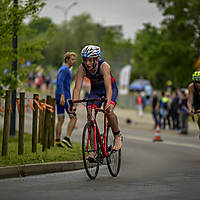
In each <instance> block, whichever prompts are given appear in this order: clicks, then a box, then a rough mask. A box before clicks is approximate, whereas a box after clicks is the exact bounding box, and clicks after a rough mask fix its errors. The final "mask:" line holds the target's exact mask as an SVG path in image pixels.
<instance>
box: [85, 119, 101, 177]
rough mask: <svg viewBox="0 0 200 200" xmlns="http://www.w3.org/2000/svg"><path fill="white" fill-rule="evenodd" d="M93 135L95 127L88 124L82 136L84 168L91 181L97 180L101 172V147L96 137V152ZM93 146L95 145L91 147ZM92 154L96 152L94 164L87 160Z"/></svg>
mask: <svg viewBox="0 0 200 200" xmlns="http://www.w3.org/2000/svg"><path fill="white" fill-rule="evenodd" d="M93 133H94V127H93V126H92V125H89V124H88V123H87V124H86V125H85V127H84V129H83V135H82V154H83V163H84V167H85V170H86V173H87V175H88V176H89V178H90V179H95V178H96V176H97V174H98V171H99V145H98V140H97V137H96V150H95V148H94V137H92V136H93ZM91 144H93V145H92V146H91ZM90 152H94V153H95V154H96V156H95V160H94V162H89V161H88V159H87V158H88V156H89V153H90Z"/></svg>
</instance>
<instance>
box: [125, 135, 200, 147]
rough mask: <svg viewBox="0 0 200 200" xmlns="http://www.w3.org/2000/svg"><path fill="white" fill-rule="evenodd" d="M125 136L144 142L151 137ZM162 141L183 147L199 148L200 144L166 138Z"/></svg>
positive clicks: (148, 140)
mask: <svg viewBox="0 0 200 200" xmlns="http://www.w3.org/2000/svg"><path fill="white" fill-rule="evenodd" d="M125 138H128V139H134V140H140V141H144V142H152V139H149V138H144V137H138V136H128V135H126V136H125ZM162 143H164V144H169V145H175V146H183V147H188V148H195V149H200V145H195V144H188V143H178V142H171V141H166V140H165V141H162Z"/></svg>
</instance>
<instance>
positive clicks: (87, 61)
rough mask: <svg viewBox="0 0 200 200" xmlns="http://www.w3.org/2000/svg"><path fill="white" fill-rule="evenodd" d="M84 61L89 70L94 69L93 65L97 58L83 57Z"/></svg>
mask: <svg viewBox="0 0 200 200" xmlns="http://www.w3.org/2000/svg"><path fill="white" fill-rule="evenodd" d="M83 62H84V64H85V66H86V67H87V69H88V70H91V69H93V65H96V59H94V58H90V57H89V58H83Z"/></svg>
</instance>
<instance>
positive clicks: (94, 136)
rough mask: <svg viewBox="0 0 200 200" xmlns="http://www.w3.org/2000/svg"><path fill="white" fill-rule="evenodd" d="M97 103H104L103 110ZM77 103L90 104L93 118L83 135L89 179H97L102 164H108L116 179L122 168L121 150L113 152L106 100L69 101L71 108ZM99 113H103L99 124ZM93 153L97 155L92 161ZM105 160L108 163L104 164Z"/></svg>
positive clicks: (84, 157) (83, 151) (85, 165)
mask: <svg viewBox="0 0 200 200" xmlns="http://www.w3.org/2000/svg"><path fill="white" fill-rule="evenodd" d="M96 101H101V102H103V109H101V108H97V107H95V105H94V102H96ZM76 103H90V104H91V110H92V118H91V120H90V121H87V123H86V124H85V126H84V128H83V134H82V155H83V163H84V168H85V170H86V173H87V175H88V177H89V178H90V179H95V178H96V176H97V174H98V172H99V166H100V164H105V163H107V166H108V170H109V172H110V174H111V176H113V177H116V176H117V175H118V173H119V171H120V166H121V149H120V150H118V151H114V150H113V145H114V136H113V133H112V132H111V131H110V125H109V123H108V120H107V112H106V111H105V105H106V98H97V99H95V98H89V99H80V100H73V101H72V100H69V104H70V107H72V105H73V104H76ZM87 111H88V110H87ZM99 112H102V113H103V123H102V122H99V121H98V123H97V114H98V113H99ZM100 123H101V125H103V132H102V133H101V132H100V129H99V125H98V124H100ZM91 152H93V154H94V155H95V157H94V159H92V160H91V159H90V157H89V154H90V153H91ZM105 158H106V162H104V159H105Z"/></svg>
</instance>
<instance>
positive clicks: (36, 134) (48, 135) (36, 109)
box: [0, 91, 55, 156]
mask: <svg viewBox="0 0 200 200" xmlns="http://www.w3.org/2000/svg"><path fill="white" fill-rule="evenodd" d="M25 100H27V101H28V103H29V106H30V107H31V108H32V114H33V117H32V152H37V143H40V144H42V151H46V150H47V149H48V148H50V147H51V146H54V138H55V136H54V132H55V98H52V97H51V96H46V99H39V94H33V98H32V101H31V100H30V98H25V93H24V92H21V93H20V95H19V98H17V99H16V103H17V109H18V112H19V136H18V154H19V155H23V154H24V125H25V124H24V121H25V111H26V110H27V104H26V105H25ZM4 107H5V108H4V110H3V111H4V127H3V141H2V156H6V155H7V152H8V137H9V128H10V112H12V110H11V92H10V91H6V95H5V106H4ZM0 110H1V99H0ZM38 115H39V117H38ZM38 122H39V123H38Z"/></svg>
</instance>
